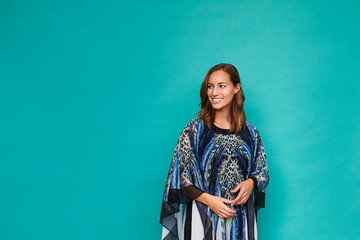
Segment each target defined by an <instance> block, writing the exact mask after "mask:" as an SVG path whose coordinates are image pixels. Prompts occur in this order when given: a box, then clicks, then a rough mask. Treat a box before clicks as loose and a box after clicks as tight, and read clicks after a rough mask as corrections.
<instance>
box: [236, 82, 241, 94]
mask: <svg viewBox="0 0 360 240" xmlns="http://www.w3.org/2000/svg"><path fill="white" fill-rule="evenodd" d="M240 89H241V85H240V83H237V84H236V85H235V94H237V93H238V92H239V91H240Z"/></svg>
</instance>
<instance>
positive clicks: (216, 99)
mask: <svg viewBox="0 0 360 240" xmlns="http://www.w3.org/2000/svg"><path fill="white" fill-rule="evenodd" d="M212 100H213V102H214V103H218V102H220V101H221V98H213V99H212Z"/></svg>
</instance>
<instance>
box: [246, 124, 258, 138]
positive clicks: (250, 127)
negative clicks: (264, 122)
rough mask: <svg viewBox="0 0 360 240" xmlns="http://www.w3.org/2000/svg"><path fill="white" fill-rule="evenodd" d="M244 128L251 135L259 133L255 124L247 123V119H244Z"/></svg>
mask: <svg viewBox="0 0 360 240" xmlns="http://www.w3.org/2000/svg"><path fill="white" fill-rule="evenodd" d="M246 128H247V129H248V130H249V132H250V134H251V135H252V137H255V136H256V135H257V134H259V131H258V130H257V128H256V127H255V125H254V124H251V123H249V122H248V121H246Z"/></svg>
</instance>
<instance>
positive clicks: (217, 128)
mask: <svg viewBox="0 0 360 240" xmlns="http://www.w3.org/2000/svg"><path fill="white" fill-rule="evenodd" d="M212 127H213V128H214V130H215V132H218V133H222V134H230V133H229V130H230V129H225V128H220V127H218V126H216V125H215V124H214V123H213V124H212Z"/></svg>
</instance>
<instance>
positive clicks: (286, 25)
mask: <svg viewBox="0 0 360 240" xmlns="http://www.w3.org/2000/svg"><path fill="white" fill-rule="evenodd" d="M359 7H360V4H359V2H358V1H304V0H301V1H300V0H298V1H264V0H259V1H157V2H153V1H133V2H130V1H123V2H121V1H68V0H66V1H6V0H5V1H1V3H0V79H1V81H0V84H1V85H0V97H1V105H0V123H1V124H0V136H1V137H0V146H1V151H0V154H1V155H0V160H1V161H0V189H1V190H0V226H1V227H0V239H2V240H8V239H9V240H25V239H26V240H28V239H36V240H45V239H46V240H48V239H51V240H58V239H59V240H60V239H61V240H65V239H66V240H68V239H71V240H72V239H74V240H80V239H87V240H91V239H102V240H105V239H106V240H110V239H160V237H161V225H160V223H159V217H160V208H161V201H162V194H163V190H164V187H165V180H166V176H167V172H168V168H169V166H170V161H171V158H172V154H173V151H174V149H175V145H176V142H177V140H178V137H179V135H180V133H181V130H182V128H183V127H184V126H185V125H186V123H187V122H188V121H189V120H190V119H192V118H194V117H196V113H197V111H198V110H199V106H198V104H199V103H200V97H199V90H200V85H201V82H202V80H203V78H204V76H205V74H206V72H207V71H208V69H210V68H211V67H212V66H214V65H215V64H217V63H220V62H226V63H231V64H233V65H235V66H236V67H237V68H238V70H239V72H240V76H241V78H242V82H243V89H244V92H245V96H246V101H245V111H246V114H247V118H248V121H249V122H250V123H252V124H254V125H255V126H256V127H257V128H258V129H259V132H260V134H261V136H262V139H263V141H264V144H265V149H266V153H267V159H268V165H269V172H270V183H269V186H268V188H267V193H266V197H267V198H266V207H265V208H264V209H261V210H260V212H259V216H258V217H259V219H258V220H259V222H258V229H259V237H260V239H266V240H282V239H284V240H288V239H291V240H297V239H301V240H303V239H317V240H322V239H324V240H325V239H326V240H328V239H355V238H356V236H359V235H360V230H359V229H360V228H359V223H360V207H359V197H360V188H359V184H360V177H359V171H360V165H359V159H360V150H359V149H360V146H359V142H360V141H359V140H360V128H359V121H360V113H359V112H360V111H359V108H360V100H359V97H358V95H359V90H360V85H359V75H360V68H359V57H360V56H359V55H360V54H359V53H360V48H359V42H360V33H359V21H360V16H359V14H358V9H359Z"/></svg>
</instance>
